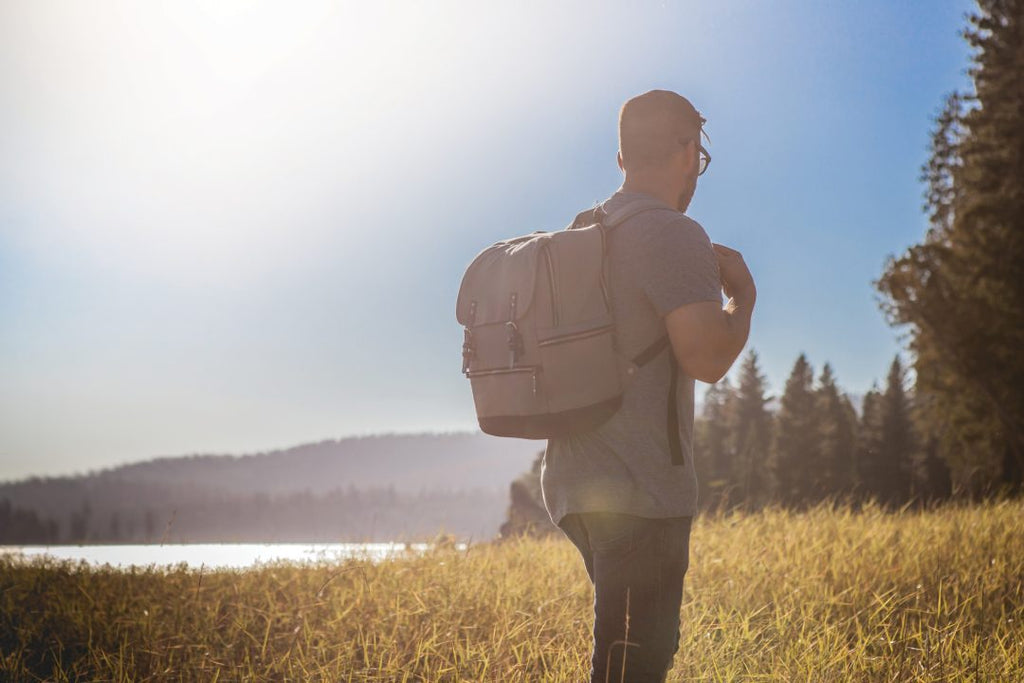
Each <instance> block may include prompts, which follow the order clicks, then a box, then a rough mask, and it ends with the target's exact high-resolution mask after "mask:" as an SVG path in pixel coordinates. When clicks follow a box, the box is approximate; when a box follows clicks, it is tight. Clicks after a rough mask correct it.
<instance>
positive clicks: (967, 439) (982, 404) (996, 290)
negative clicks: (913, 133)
mask: <svg viewBox="0 0 1024 683" xmlns="http://www.w3.org/2000/svg"><path fill="white" fill-rule="evenodd" d="M970 23H971V26H970V28H969V29H968V30H967V31H966V32H965V36H966V38H967V40H968V42H969V43H970V44H971V46H972V47H973V48H974V49H975V54H974V57H973V61H974V66H973V69H972V71H971V75H972V76H973V81H974V92H973V93H972V94H967V95H960V94H954V95H952V96H950V97H949V98H948V99H947V101H946V106H945V108H944V109H943V111H942V114H940V116H939V117H938V119H937V121H936V128H935V131H934V133H933V136H932V150H931V151H932V154H931V159H930V161H929V162H928V163H927V165H926V166H925V168H924V173H923V179H924V180H925V181H926V182H927V184H928V191H927V193H926V198H927V203H926V210H927V212H928V215H929V219H930V222H931V227H930V229H929V231H928V234H927V235H926V237H925V239H924V241H923V243H922V244H919V245H915V246H914V247H911V248H910V249H909V250H908V251H907V252H906V253H905V254H904V255H903V256H901V257H899V258H897V259H890V260H889V261H888V262H887V264H886V267H885V271H884V273H883V275H882V277H881V278H880V279H879V281H878V282H877V283H876V284H877V286H878V288H879V290H880V291H881V292H882V294H883V295H884V297H885V301H884V308H885V311H886V313H887V316H888V318H889V320H890V321H891V322H892V323H894V324H898V325H908V326H909V327H910V340H911V344H910V348H911V351H912V352H913V353H914V356H915V358H914V368H915V371H916V375H917V378H918V379H917V384H918V389H919V390H920V392H921V393H922V394H927V395H928V397H929V400H928V402H927V405H926V408H925V412H924V414H923V415H922V418H923V419H924V421H925V426H926V428H927V429H926V434H927V438H928V439H932V438H934V439H936V440H937V443H938V448H939V454H940V456H941V457H943V459H945V460H946V461H947V462H948V463H949V464H950V465H951V466H952V468H953V470H954V476H955V478H956V479H957V480H958V481H959V483H960V485H961V486H962V487H964V488H967V489H973V490H974V491H981V490H984V489H987V488H990V487H991V486H992V485H993V484H995V483H996V482H997V481H998V480H1000V479H1001V480H1002V482H1003V483H1004V484H1007V485H1010V486H1012V487H1014V488H1019V487H1020V485H1021V476H1022V471H1024V354H1022V353H1021V351H1020V350H1021V349H1022V348H1024V0H979V11H978V13H977V14H976V15H974V16H972V17H970Z"/></svg>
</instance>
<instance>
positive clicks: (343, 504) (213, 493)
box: [0, 484, 504, 545]
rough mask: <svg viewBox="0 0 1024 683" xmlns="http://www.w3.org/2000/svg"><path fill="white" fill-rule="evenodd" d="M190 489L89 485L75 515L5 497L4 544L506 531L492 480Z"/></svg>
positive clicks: (469, 535) (313, 539) (468, 535)
mask: <svg viewBox="0 0 1024 683" xmlns="http://www.w3.org/2000/svg"><path fill="white" fill-rule="evenodd" d="M134 486H138V485H137V484H136V485H134ZM189 489H190V490H186V488H185V487H168V488H164V489H157V488H152V489H151V492H152V493H153V496H152V500H151V502H149V503H146V504H142V505H124V506H110V505H106V504H104V501H102V500H101V499H100V498H98V497H96V496H94V495H92V494H90V493H87V492H84V493H82V495H81V498H80V499H79V503H78V505H77V507H75V508H74V509H72V510H71V512H70V514H68V515H66V516H62V517H57V518H51V517H47V516H45V515H44V514H41V513H39V512H38V511H36V510H31V509H25V508H20V507H17V506H14V505H12V504H11V503H10V501H7V500H3V499H0V544H8V545H35V544H57V543H65V544H78V543H237V542H249V543H272V542H278V543H282V542H305V543H336V542H377V541H388V542H391V541H425V540H430V539H432V538H434V537H436V536H437V535H438V534H439V533H446V534H450V535H453V536H455V537H457V538H458V539H460V540H470V539H482V538H484V539H486V538H490V537H492V536H494V534H495V533H496V532H497V530H498V526H499V525H500V523H501V520H502V508H503V505H504V498H503V496H502V494H501V493H500V492H498V491H495V490H488V489H472V490H462V491H422V492H419V493H406V492H399V491H396V490H395V489H394V488H393V487H386V488H379V489H355V488H347V489H336V490H334V491H331V492H329V493H326V494H314V493H310V492H309V491H303V492H297V493H289V494H282V495H269V494H266V493H258V494H253V495H240V494H233V493H226V492H224V491H219V490H208V489H197V488H195V487H189Z"/></svg>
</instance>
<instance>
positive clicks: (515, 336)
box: [505, 320, 523, 370]
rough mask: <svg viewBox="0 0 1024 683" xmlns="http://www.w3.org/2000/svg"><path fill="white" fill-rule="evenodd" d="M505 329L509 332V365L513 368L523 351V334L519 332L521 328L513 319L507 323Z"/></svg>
mask: <svg viewBox="0 0 1024 683" xmlns="http://www.w3.org/2000/svg"><path fill="white" fill-rule="evenodd" d="M505 330H506V331H507V332H508V367H509V370H511V369H512V368H514V367H515V366H516V360H517V359H518V358H519V355H520V354H521V353H522V352H523V335H521V334H519V328H518V327H516V324H515V323H514V322H512V321H511V320H510V321H508V322H507V323H505Z"/></svg>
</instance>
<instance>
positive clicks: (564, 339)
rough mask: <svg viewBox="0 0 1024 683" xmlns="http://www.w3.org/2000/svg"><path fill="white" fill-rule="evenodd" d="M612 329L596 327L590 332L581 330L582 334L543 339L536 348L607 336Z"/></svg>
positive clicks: (575, 333) (609, 327) (608, 326)
mask: <svg viewBox="0 0 1024 683" xmlns="http://www.w3.org/2000/svg"><path fill="white" fill-rule="evenodd" d="M612 329H613V327H612V326H611V325H605V326H604V327H598V328H595V329H592V330H583V331H582V332H573V333H572V334H563V335H562V336H560V337H551V338H550V339H545V340H544V341H542V342H538V343H537V346H551V345H552V344H564V343H565V342H571V341H577V340H579V339H586V338H588V337H596V336H598V335H602V334H607V333H609V332H611V331H612Z"/></svg>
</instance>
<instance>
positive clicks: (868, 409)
mask: <svg viewBox="0 0 1024 683" xmlns="http://www.w3.org/2000/svg"><path fill="white" fill-rule="evenodd" d="M767 391H768V386H767V381H766V379H765V376H764V375H763V373H762V372H761V368H760V366H759V364H758V356H757V352H756V351H754V350H753V349H751V350H750V351H749V352H748V353H747V354H746V355H745V356H744V358H743V361H742V364H741V366H740V370H739V374H738V377H737V380H736V384H735V386H734V385H733V383H732V382H730V381H729V379H728V378H726V379H724V380H722V381H721V382H719V383H717V384H714V385H712V386H711V387H709V388H708V390H707V393H706V395H705V399H704V409H703V414H702V416H701V418H700V419H698V420H697V421H696V423H695V435H694V464H695V466H696V468H697V473H698V481H699V485H700V491H699V497H700V500H701V506H702V507H703V508H705V509H707V508H731V507H737V506H742V507H746V508H759V507H763V506H765V505H768V504H782V505H786V506H789V507H796V508H799V507H806V506H808V505H814V504H817V503H821V502H823V501H827V500H833V501H847V502H857V501H863V500H866V499H874V500H877V501H879V502H880V503H882V504H885V505H887V506H890V507H898V506H902V505H905V504H906V503H908V502H911V501H919V502H927V501H934V500H940V499H943V498H947V497H949V496H950V495H951V494H952V493H953V483H952V479H951V474H950V470H949V468H948V467H947V466H946V464H945V462H943V461H942V460H941V459H940V458H939V457H938V454H937V453H936V451H935V450H934V449H932V448H929V444H928V442H927V440H926V439H922V437H921V433H920V428H919V426H918V420H919V409H918V407H917V406H916V404H915V401H914V393H913V390H912V388H909V387H908V386H907V377H906V371H905V370H904V368H903V365H902V363H901V361H900V359H899V357H896V358H895V359H893V362H892V365H891V366H890V369H889V374H888V377H887V379H886V385H885V387H884V389H879V388H874V387H873V388H872V389H871V391H869V392H868V393H867V394H866V395H865V396H864V397H863V401H862V406H861V410H860V411H859V412H858V411H857V410H856V408H855V407H854V404H853V401H852V400H851V398H850V397H849V395H848V394H847V393H846V392H844V391H843V390H842V389H841V388H840V387H839V385H838V384H837V381H836V377H835V374H834V372H833V370H832V367H831V366H830V365H829V364H828V363H825V365H824V366H823V367H822V369H821V372H820V373H819V374H818V375H817V377H816V376H815V372H814V369H813V367H812V366H811V363H810V362H809V360H808V359H807V357H806V356H805V355H804V354H800V356H799V357H798V358H797V359H796V362H795V363H794V365H793V369H792V371H791V372H790V375H789V378H788V379H787V380H786V385H785V389H784V391H783V393H782V396H781V397H779V398H778V400H777V401H776V400H775V399H774V397H772V396H769V395H768V393H767ZM773 403H777V405H776V407H775V408H774V409H773V408H772V407H771V406H772V404H773Z"/></svg>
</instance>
